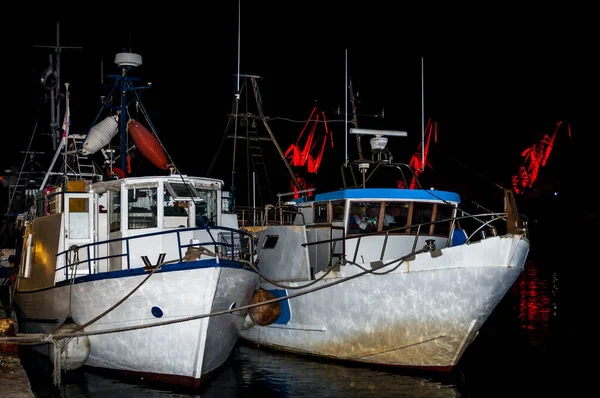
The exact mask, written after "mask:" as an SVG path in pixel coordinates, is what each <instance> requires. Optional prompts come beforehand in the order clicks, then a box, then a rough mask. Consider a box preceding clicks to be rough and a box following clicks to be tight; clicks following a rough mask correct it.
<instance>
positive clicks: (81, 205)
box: [64, 193, 95, 275]
mask: <svg viewBox="0 0 600 398" xmlns="http://www.w3.org/2000/svg"><path fill="white" fill-rule="evenodd" d="M94 208H95V207H94V203H93V195H92V194H91V193H68V194H66V195H65V209H64V214H65V218H64V220H65V225H64V228H65V231H64V233H65V247H64V249H65V250H67V249H69V248H70V247H73V248H74V249H76V248H77V247H79V246H83V245H87V244H89V243H92V242H93V239H94V234H93V228H92V226H93V225H94ZM69 256H70V257H69V262H70V263H74V262H81V263H79V264H78V265H77V269H76V275H86V274H88V273H91V271H92V269H93V267H94V265H93V264H90V263H88V262H87V261H85V260H87V259H88V258H94V248H93V247H85V248H80V249H79V250H73V251H72V252H71V253H69ZM82 261H83V262H82Z"/></svg>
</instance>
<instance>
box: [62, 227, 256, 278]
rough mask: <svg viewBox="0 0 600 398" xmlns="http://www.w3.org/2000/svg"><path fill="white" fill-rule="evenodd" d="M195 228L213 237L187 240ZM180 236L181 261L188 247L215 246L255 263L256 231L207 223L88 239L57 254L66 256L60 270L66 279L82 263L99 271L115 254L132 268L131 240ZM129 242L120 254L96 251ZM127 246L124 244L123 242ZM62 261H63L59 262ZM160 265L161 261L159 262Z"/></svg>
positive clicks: (219, 251) (216, 252)
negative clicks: (95, 267) (185, 236)
mask: <svg viewBox="0 0 600 398" xmlns="http://www.w3.org/2000/svg"><path fill="white" fill-rule="evenodd" d="M193 231H206V232H207V233H208V236H209V237H210V240H207V241H200V240H198V239H193V241H192V242H190V243H184V242H183V239H182V235H183V234H186V235H189V233H190V232H193ZM169 235H175V236H176V242H177V243H176V247H177V253H178V258H177V259H176V260H178V261H179V262H183V261H184V255H185V252H186V250H187V249H188V248H190V247H198V248H200V247H207V246H208V247H211V248H213V250H214V255H215V256H218V257H220V258H225V259H229V260H233V261H247V262H252V263H254V247H253V245H254V241H253V239H252V234H251V233H249V232H246V231H243V230H238V229H234V228H228V227H223V226H207V227H191V228H179V229H175V230H168V231H159V232H152V233H147V234H142V235H135V236H127V237H121V238H116V239H108V240H104V241H100V242H93V243H88V244H84V245H80V246H72V247H70V248H69V249H67V250H65V251H63V252H60V253H58V254H57V257H61V256H63V257H64V259H65V261H64V264H65V265H64V266H61V267H57V269H56V271H55V272H56V273H59V272H64V274H65V279H66V280H69V279H71V278H73V277H76V276H77V275H76V269H77V268H78V266H79V265H81V264H87V271H88V274H92V273H95V272H94V264H96V263H98V262H100V261H102V260H106V261H108V260H109V259H111V258H125V259H126V264H127V266H126V267H125V268H123V269H127V270H130V269H131V262H132V259H131V254H130V251H131V243H132V242H135V241H139V240H141V239H147V238H149V237H152V236H163V237H164V236H169ZM119 242H121V243H123V242H124V243H125V244H124V247H125V249H124V250H123V251H122V252H120V253H116V254H110V255H99V256H95V255H94V253H108V252H109V251H108V246H109V245H110V244H111V243H119ZM103 246H104V248H105V250H100V248H101V247H103ZM121 246H123V244H121ZM81 250H85V251H86V254H87V255H86V256H85V257H86V259H85V260H81V261H80V260H79V253H80V251H81ZM161 257H162V258H159V263H160V262H162V260H164V256H161ZM58 263H60V262H58ZM157 265H158V264H157Z"/></svg>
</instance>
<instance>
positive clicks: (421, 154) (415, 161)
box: [398, 119, 437, 189]
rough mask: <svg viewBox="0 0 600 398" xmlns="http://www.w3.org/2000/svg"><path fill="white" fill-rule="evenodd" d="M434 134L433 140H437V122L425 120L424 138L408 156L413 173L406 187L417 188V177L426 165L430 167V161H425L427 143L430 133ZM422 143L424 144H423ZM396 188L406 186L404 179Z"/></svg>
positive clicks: (429, 140)
mask: <svg viewBox="0 0 600 398" xmlns="http://www.w3.org/2000/svg"><path fill="white" fill-rule="evenodd" d="M432 134H433V135H434V142H437V122H432V121H431V119H429V120H428V121H427V127H425V140H424V141H421V143H419V147H418V148H417V152H415V153H414V154H413V155H412V157H411V158H410V162H409V163H408V165H409V166H410V167H411V168H412V170H413V172H414V173H415V174H414V176H413V178H412V180H411V181H410V185H409V186H408V189H415V188H417V177H418V176H419V174H421V173H422V172H423V170H425V167H426V166H429V167H430V168H432V166H431V163H428V162H427V153H428V152H429V144H430V143H431V135H432ZM423 145H424V146H423ZM398 188H406V186H405V184H404V181H401V180H400V181H398Z"/></svg>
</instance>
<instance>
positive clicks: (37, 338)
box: [0, 248, 428, 385]
mask: <svg viewBox="0 0 600 398" xmlns="http://www.w3.org/2000/svg"><path fill="white" fill-rule="evenodd" d="M426 251H428V249H427V248H423V249H421V250H417V251H415V252H412V253H410V254H408V255H405V256H402V257H399V258H397V259H394V260H391V261H389V262H388V263H385V264H382V266H381V267H379V268H377V269H366V268H364V267H362V266H360V265H359V264H357V263H354V262H348V263H350V264H353V265H355V266H357V267H359V268H361V269H363V271H362V272H359V273H357V274H355V275H351V276H347V277H343V278H340V279H339V280H336V281H333V282H329V283H327V284H324V285H321V286H316V287H313V288H311V289H307V290H304V291H301V292H296V293H292V294H288V295H286V296H282V297H276V298H273V299H270V300H265V301H261V302H259V303H254V304H248V305H245V306H241V307H235V308H231V309H227V310H222V311H217V312H212V313H208V314H201V315H193V316H189V317H184V318H179V319H173V320H168V321H162V322H153V323H148V324H144V325H138V326H128V327H121V328H110V329H103V330H95V331H91V332H86V331H82V330H83V329H84V328H85V327H87V326H89V325H91V324H93V323H94V322H96V321H97V320H99V319H100V318H102V317H103V316H105V315H106V314H108V313H109V312H110V311H112V310H114V309H115V308H116V307H118V306H119V305H120V304H122V303H123V302H124V301H125V300H127V298H129V297H130V296H131V295H132V294H133V293H134V292H135V291H136V290H137V289H139V288H140V287H141V286H142V285H143V284H144V283H145V282H146V281H147V280H148V278H150V276H152V275H153V274H154V272H156V271H157V270H158V269H159V268H160V267H161V266H162V265H164V264H167V263H172V262H177V261H179V260H171V261H166V262H162V263H160V264H158V265H156V267H155V268H154V269H153V270H152V272H151V273H150V274H149V275H148V276H147V277H146V278H144V280H143V281H142V282H140V284H139V285H138V286H136V287H135V288H134V289H133V290H132V291H131V292H130V293H129V294H127V295H126V296H125V297H123V299H121V300H120V301H119V302H117V303H116V304H115V305H113V306H112V307H110V308H109V309H108V310H106V311H104V312H103V313H101V314H100V315H98V316H97V317H95V318H93V319H92V320H90V321H88V322H86V323H85V324H84V325H81V326H78V327H77V328H75V329H74V331H72V332H69V333H64V332H63V333H58V334H49V335H46V334H43V333H17V335H16V336H0V342H6V343H13V344H19V343H26V344H40V343H51V344H52V349H53V352H52V358H53V360H54V371H53V379H54V383H55V385H60V383H61V372H62V364H61V356H62V350H64V349H65V348H66V346H67V344H68V342H69V341H70V340H71V339H72V338H74V337H82V336H92V335H103V334H111V333H120V332H126V331H131V330H140V329H148V328H153V327H158V326H165V325H170V324H176V323H182V322H189V321H194V320H198V319H203V318H208V317H212V316H218V315H225V314H229V313H232V312H238V311H244V310H247V309H251V308H255V307H259V306H262V305H267V304H272V303H276V302H279V301H283V300H288V299H291V298H295V297H299V296H303V295H306V294H309V293H312V292H315V291H318V290H322V289H326V288H329V287H331V286H335V285H338V284H341V283H343V282H346V281H349V280H352V279H356V278H358V277H360V276H363V275H366V274H374V275H381V273H378V272H376V271H378V270H380V269H381V268H384V267H387V266H389V265H392V264H395V263H398V264H397V265H396V266H395V267H394V268H393V270H395V269H397V268H398V267H399V266H400V265H401V264H402V263H403V262H404V261H405V260H406V259H407V258H409V257H412V256H414V255H415V254H419V253H423V252H426ZM243 262H245V263H248V264H249V265H250V266H251V267H252V268H253V269H254V270H255V271H256V272H257V273H258V274H259V275H260V276H261V277H262V278H264V279H265V280H267V281H268V279H266V278H265V277H264V276H263V275H261V274H260V271H259V270H258V268H257V267H256V266H255V265H254V264H252V263H251V262H249V261H243ZM329 272H331V270H329V271H328V272H327V273H326V274H325V275H327V274H328V273H329ZM389 272H391V271H389ZM386 273H387V272H386ZM320 279H322V278H320ZM269 283H271V281H269ZM313 283H314V282H311V284H313ZM306 286H309V285H308V284H307V285H305V286H304V287H306ZM286 288H291V287H286Z"/></svg>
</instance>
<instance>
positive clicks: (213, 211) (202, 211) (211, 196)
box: [194, 189, 217, 227]
mask: <svg viewBox="0 0 600 398" xmlns="http://www.w3.org/2000/svg"><path fill="white" fill-rule="evenodd" d="M196 194H197V197H195V198H194V203H195V204H196V226H197V227H202V226H208V225H210V226H213V225H217V191H215V190H214V189H196Z"/></svg>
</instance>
